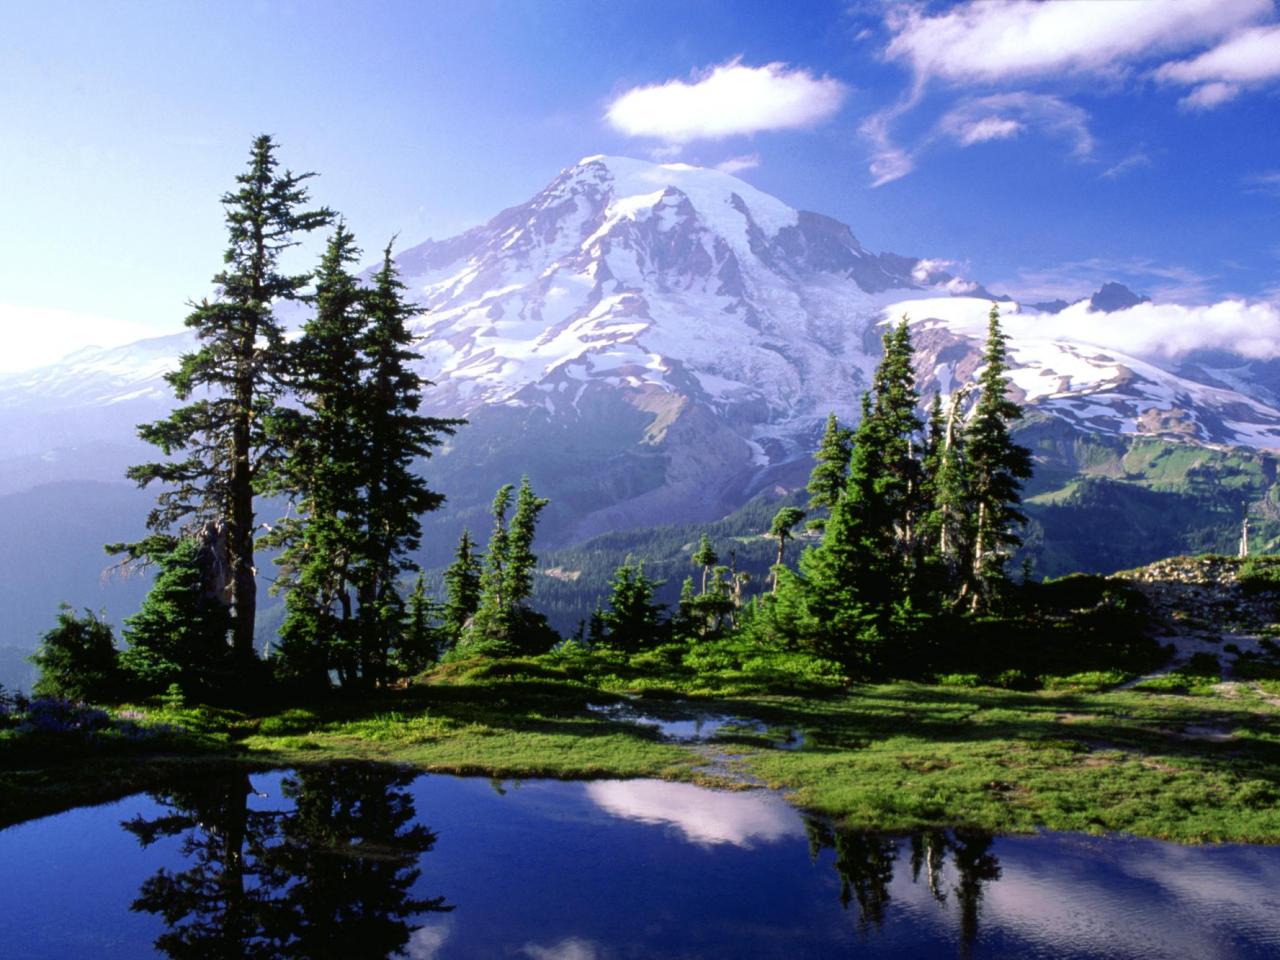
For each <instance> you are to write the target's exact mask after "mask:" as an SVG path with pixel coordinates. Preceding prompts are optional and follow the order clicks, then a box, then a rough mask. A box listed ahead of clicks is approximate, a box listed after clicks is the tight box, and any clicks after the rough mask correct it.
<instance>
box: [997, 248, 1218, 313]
mask: <svg viewBox="0 0 1280 960" xmlns="http://www.w3.org/2000/svg"><path fill="white" fill-rule="evenodd" d="M1214 279H1215V278H1214V277H1211V276H1206V275H1205V274H1203V273H1201V272H1199V271H1197V270H1192V269H1190V268H1189V267H1184V266H1182V265H1180V264H1168V263H1161V262H1159V261H1156V260H1152V259H1150V258H1148V257H1130V258H1127V259H1113V258H1108V257H1090V258H1088V259H1085V260H1074V261H1068V262H1065V263H1060V264H1055V265H1054V266H1052V267H1048V268H1044V269H1039V270H1036V269H1028V270H1022V271H1019V273H1018V275H1017V277H1016V278H1014V279H1012V280H1005V281H1000V282H996V283H994V284H993V288H994V289H1001V290H1008V291H1009V292H1010V293H1011V294H1012V295H1013V296H1014V297H1016V298H1017V299H1018V300H1021V301H1023V302H1024V303H1027V302H1033V301H1038V300H1054V299H1062V300H1077V299H1079V298H1081V297H1087V296H1088V295H1089V294H1090V293H1092V292H1093V291H1094V290H1097V289H1098V288H1099V287H1100V286H1102V284H1104V283H1106V282H1107V281H1110V280H1115V281H1119V282H1121V283H1124V284H1126V285H1128V286H1130V287H1132V288H1133V289H1134V290H1136V291H1137V292H1138V293H1143V294H1148V295H1150V296H1151V297H1152V298H1154V299H1155V300H1157V301H1161V302H1174V301H1183V302H1190V303H1206V302H1208V301H1210V300H1212V298H1213V296H1214V293H1213V286H1212V282H1211V281H1213V280H1214Z"/></svg>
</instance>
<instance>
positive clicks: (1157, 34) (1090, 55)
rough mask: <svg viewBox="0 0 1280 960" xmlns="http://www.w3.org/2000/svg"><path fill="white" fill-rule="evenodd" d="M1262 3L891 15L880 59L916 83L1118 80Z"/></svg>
mask: <svg viewBox="0 0 1280 960" xmlns="http://www.w3.org/2000/svg"><path fill="white" fill-rule="evenodd" d="M1273 10H1274V6H1273V3H1272V0H1147V2H1144V3H1123V2H1115V0H1094V2H1084V0H1046V2H1038V0H1013V2H1010V3H990V2H980V0H970V2H968V3H964V4H961V5H959V6H957V7H953V8H952V9H950V10H948V11H947V12H945V13H942V14H939V15H937V16H928V15H926V14H924V13H922V12H920V9H919V8H916V7H905V6H904V7H898V8H895V9H894V10H893V11H892V12H891V13H890V16H889V18H888V26H889V29H890V31H891V32H892V33H893V39H892V40H891V41H890V43H889V46H888V48H887V49H886V51H885V53H886V55H887V56H888V57H889V58H890V59H897V60H903V61H906V62H908V63H910V64H911V65H912V67H913V68H914V70H915V72H916V74H917V76H918V77H930V76H935V77H941V78H944V79H947V80H951V81H955V82H986V83H992V82H999V81H1006V80H1010V79H1026V78H1031V77H1044V76H1054V75H1058V74H1062V73H1085V74H1103V75H1112V76H1114V75H1119V74H1120V73H1122V72H1124V71H1125V70H1126V69H1128V68H1129V67H1131V66H1132V65H1133V64H1135V63H1138V62H1141V61H1145V60H1149V58H1150V57H1151V56H1152V55H1153V54H1155V53H1159V52H1161V51H1166V52H1169V51H1174V50H1179V49H1187V48H1192V47H1196V46H1201V45H1203V44H1204V43H1207V42H1212V41H1213V40H1215V39H1217V38H1219V37H1222V36H1225V35H1227V34H1229V33H1231V32H1232V31H1234V30H1236V29H1238V28H1240V27H1242V26H1245V25H1247V24H1249V23H1252V22H1254V21H1256V20H1258V19H1260V18H1262V17H1266V16H1268V15H1269V14H1270V13H1272V11H1273Z"/></svg>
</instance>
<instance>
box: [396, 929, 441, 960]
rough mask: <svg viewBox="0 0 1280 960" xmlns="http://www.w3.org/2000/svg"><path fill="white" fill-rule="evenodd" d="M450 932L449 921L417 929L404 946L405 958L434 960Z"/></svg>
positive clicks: (410, 959)
mask: <svg viewBox="0 0 1280 960" xmlns="http://www.w3.org/2000/svg"><path fill="white" fill-rule="evenodd" d="M452 932H453V929H452V921H450V920H445V921H443V922H441V923H435V924H426V925H424V926H421V927H419V928H418V929H417V930H415V931H414V932H413V936H412V937H410V938H409V942H408V943H407V944H406V945H405V956H407V957H408V958H409V960H436V958H437V957H439V956H440V951H441V949H442V948H443V947H444V942H445V941H446V940H448V939H449V934H450V933H452Z"/></svg>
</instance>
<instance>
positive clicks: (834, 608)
mask: <svg viewBox="0 0 1280 960" xmlns="http://www.w3.org/2000/svg"><path fill="white" fill-rule="evenodd" d="M863 414H864V415H863V418H862V420H861V421H860V422H859V425H858V429H857V431H856V432H855V434H854V441H853V453H852V455H851V457H850V462H849V480H848V483H847V484H846V486H845V493H844V496H842V497H841V498H840V500H839V501H838V502H837V503H836V505H835V507H834V508H833V509H832V511H831V516H830V517H829V518H828V519H827V524H826V528H825V530H824V533H823V537H822V542H821V543H820V544H819V545H818V546H817V547H812V548H810V549H808V550H806V551H804V553H802V554H801V556H800V573H801V578H800V579H797V580H794V581H791V580H783V581H782V583H783V584H784V585H785V584H787V583H791V584H794V585H795V588H796V589H799V590H800V591H802V594H803V603H802V605H800V606H802V608H803V611H804V612H803V615H801V616H800V617H798V618H797V619H796V621H795V623H796V626H797V628H798V629H799V630H800V632H801V637H800V639H801V640H802V641H803V642H804V643H805V644H806V645H808V646H811V647H813V648H814V649H815V650H816V651H817V652H818V653H819V654H821V655H823V656H829V657H833V658H837V659H841V660H843V661H844V662H846V663H848V664H850V665H857V666H861V667H863V668H867V667H869V666H871V665H872V664H873V663H874V662H876V660H877V658H878V656H879V651H878V648H879V646H880V644H881V643H882V641H883V639H884V627H885V621H886V619H887V616H886V614H887V610H886V605H887V604H888V603H890V602H891V601H892V600H893V598H894V592H895V584H894V579H895V578H894V577H893V576H892V572H893V570H894V565H893V564H892V562H891V558H892V556H893V554H894V551H893V537H892V521H891V518H890V516H889V513H888V510H887V506H886V503H885V500H884V497H883V496H882V486H881V484H880V483H878V482H877V480H878V478H879V477H881V473H880V466H881V464H880V458H879V456H878V455H877V453H878V451H877V449H876V444H877V442H878V440H879V437H878V430H879V428H878V426H877V425H876V424H875V422H874V419H873V416H872V411H871V405H870V400H869V397H867V396H864V397H863ZM787 599H789V598H784V601H785V600H787ZM784 605H788V606H795V605H794V604H790V603H784Z"/></svg>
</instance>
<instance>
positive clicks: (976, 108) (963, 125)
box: [938, 92, 1093, 158]
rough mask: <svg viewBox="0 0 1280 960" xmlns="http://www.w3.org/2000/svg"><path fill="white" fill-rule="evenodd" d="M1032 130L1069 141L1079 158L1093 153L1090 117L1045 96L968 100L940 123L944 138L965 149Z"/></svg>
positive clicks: (1054, 98) (1006, 94)
mask: <svg viewBox="0 0 1280 960" xmlns="http://www.w3.org/2000/svg"><path fill="white" fill-rule="evenodd" d="M1031 128H1035V129H1040V130H1043V131H1044V132H1045V133H1047V134H1049V135H1050V136H1055V137H1060V138H1062V139H1064V140H1066V141H1067V142H1068V143H1070V144H1071V153H1072V155H1073V156H1075V157H1077V158H1084V157H1088V156H1089V155H1090V154H1091V153H1092V152H1093V135H1092V134H1091V133H1090V132H1089V114H1087V113H1086V112H1085V111H1084V110H1083V109H1081V108H1080V107H1077V106H1075V105H1074V104H1071V103H1067V102H1066V101H1065V100H1062V99H1060V98H1058V97H1054V96H1050V95H1049V94H1044V93H1025V92H1019V93H999V94H995V95H993V96H989V97H978V98H975V99H971V100H965V101H962V102H961V103H960V104H959V105H958V106H956V107H953V108H952V109H951V110H950V111H948V112H947V113H946V115H945V116H943V118H942V119H941V120H940V121H939V122H938V130H939V131H940V132H941V133H942V134H943V135H945V136H948V137H950V138H952V139H953V140H955V141H956V142H957V143H959V144H960V145H961V146H964V147H969V146H973V145H974V144H977V143H985V142H986V141H989V140H1003V139H1007V138H1009V137H1012V136H1016V135H1017V134H1018V133H1020V132H1021V131H1023V130H1027V129H1031Z"/></svg>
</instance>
